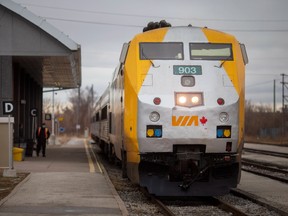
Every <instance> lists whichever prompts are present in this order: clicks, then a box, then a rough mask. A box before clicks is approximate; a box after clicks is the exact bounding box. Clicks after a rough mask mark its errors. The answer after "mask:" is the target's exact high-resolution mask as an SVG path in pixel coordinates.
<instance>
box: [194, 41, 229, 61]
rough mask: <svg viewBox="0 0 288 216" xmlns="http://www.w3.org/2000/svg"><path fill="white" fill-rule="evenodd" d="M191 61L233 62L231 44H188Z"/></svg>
mask: <svg viewBox="0 0 288 216" xmlns="http://www.w3.org/2000/svg"><path fill="white" fill-rule="evenodd" d="M189 45H190V59H192V60H224V61H227V60H233V54H232V44H219V43H214V44H213V43H190V44H189Z"/></svg>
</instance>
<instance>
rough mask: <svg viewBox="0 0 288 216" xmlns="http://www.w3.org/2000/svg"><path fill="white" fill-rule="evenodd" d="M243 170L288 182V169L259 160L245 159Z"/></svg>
mask: <svg viewBox="0 0 288 216" xmlns="http://www.w3.org/2000/svg"><path fill="white" fill-rule="evenodd" d="M242 170H243V171H246V172H250V173H253V174H256V175H260V176H264V177H267V178H270V179H274V180H277V181H280V182H284V183H288V170H287V169H280V168H276V167H274V165H271V164H270V165H268V164H263V163H261V162H257V161H250V160H245V159H243V160H242Z"/></svg>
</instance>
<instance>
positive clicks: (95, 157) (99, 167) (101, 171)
mask: <svg viewBox="0 0 288 216" xmlns="http://www.w3.org/2000/svg"><path fill="white" fill-rule="evenodd" d="M89 148H90V149H91V152H92V155H93V157H94V159H95V161H96V164H97V166H98V169H99V171H100V173H103V170H102V168H101V166H100V164H99V162H98V159H97V156H96V155H95V153H94V152H93V149H92V147H91V144H89Z"/></svg>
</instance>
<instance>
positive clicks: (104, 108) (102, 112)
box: [101, 106, 107, 120]
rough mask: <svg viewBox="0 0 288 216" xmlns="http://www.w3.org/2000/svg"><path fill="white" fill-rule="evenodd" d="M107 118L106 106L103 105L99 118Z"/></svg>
mask: <svg viewBox="0 0 288 216" xmlns="http://www.w3.org/2000/svg"><path fill="white" fill-rule="evenodd" d="M105 119H107V106H105V107H103V108H102V110H101V120H105Z"/></svg>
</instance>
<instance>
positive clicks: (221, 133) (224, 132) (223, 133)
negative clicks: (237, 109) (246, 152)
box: [216, 126, 231, 138]
mask: <svg viewBox="0 0 288 216" xmlns="http://www.w3.org/2000/svg"><path fill="white" fill-rule="evenodd" d="M216 135H217V138H231V126H217V131H216Z"/></svg>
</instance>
